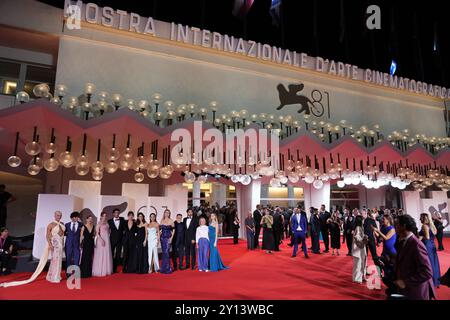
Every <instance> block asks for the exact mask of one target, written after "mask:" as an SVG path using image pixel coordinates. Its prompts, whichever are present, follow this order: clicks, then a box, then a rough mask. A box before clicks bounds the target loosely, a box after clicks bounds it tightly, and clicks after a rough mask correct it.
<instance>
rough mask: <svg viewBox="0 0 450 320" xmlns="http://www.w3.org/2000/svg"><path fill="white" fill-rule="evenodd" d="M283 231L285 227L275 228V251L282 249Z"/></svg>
mask: <svg viewBox="0 0 450 320" xmlns="http://www.w3.org/2000/svg"><path fill="white" fill-rule="evenodd" d="M282 232H283V227H281V228H280V227H277V228H273V239H274V241H275V251H279V250H280V241H281V233H282Z"/></svg>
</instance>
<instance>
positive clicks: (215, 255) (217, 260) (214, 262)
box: [208, 226, 229, 272]
mask: <svg viewBox="0 0 450 320" xmlns="http://www.w3.org/2000/svg"><path fill="white" fill-rule="evenodd" d="M208 228H209V230H208V236H209V271H212V272H216V271H220V270H225V269H228V268H229V267H227V266H225V265H224V264H223V262H222V258H221V257H220V254H219V250H218V249H217V247H215V246H214V243H215V241H216V236H217V235H216V228H214V227H213V226H209V227H208Z"/></svg>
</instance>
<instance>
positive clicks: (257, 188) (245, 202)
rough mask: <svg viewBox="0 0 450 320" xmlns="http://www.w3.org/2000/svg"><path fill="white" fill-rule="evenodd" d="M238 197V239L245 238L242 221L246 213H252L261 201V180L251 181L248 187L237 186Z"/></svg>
mask: <svg viewBox="0 0 450 320" xmlns="http://www.w3.org/2000/svg"><path fill="white" fill-rule="evenodd" d="M237 196H238V214H239V219H240V220H241V228H240V229H239V232H240V233H239V237H240V238H244V239H245V238H246V231H245V228H244V220H245V218H246V217H247V213H248V211H253V210H255V208H256V205H257V204H259V203H260V200H261V180H253V181H252V183H250V184H249V185H248V186H243V185H241V186H239V188H238V189H237Z"/></svg>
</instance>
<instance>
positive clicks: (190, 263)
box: [185, 242, 196, 268]
mask: <svg viewBox="0 0 450 320" xmlns="http://www.w3.org/2000/svg"><path fill="white" fill-rule="evenodd" d="M185 253H186V268H189V267H191V268H195V259H196V257H195V255H196V250H195V243H192V242H189V243H186V246H185Z"/></svg>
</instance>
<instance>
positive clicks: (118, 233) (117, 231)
mask: <svg viewBox="0 0 450 320" xmlns="http://www.w3.org/2000/svg"><path fill="white" fill-rule="evenodd" d="M119 214H120V210H119V209H114V210H113V218H112V219H109V220H108V224H109V229H110V234H109V239H110V240H111V251H112V256H113V272H114V273H116V272H117V266H118V265H119V264H120V255H121V253H122V241H123V234H124V232H125V219H124V218H122V217H119Z"/></svg>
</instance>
